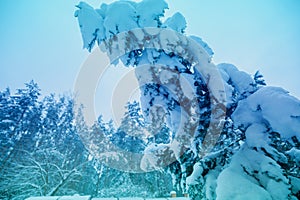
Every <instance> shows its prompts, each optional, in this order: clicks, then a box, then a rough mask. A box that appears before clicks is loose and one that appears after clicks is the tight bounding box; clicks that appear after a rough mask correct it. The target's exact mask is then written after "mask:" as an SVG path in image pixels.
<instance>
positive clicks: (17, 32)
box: [0, 0, 300, 98]
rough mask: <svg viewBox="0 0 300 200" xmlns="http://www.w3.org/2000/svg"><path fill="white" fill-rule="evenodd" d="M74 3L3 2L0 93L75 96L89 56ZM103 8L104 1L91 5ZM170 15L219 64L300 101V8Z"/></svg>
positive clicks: (196, 7)
mask: <svg viewBox="0 0 300 200" xmlns="http://www.w3.org/2000/svg"><path fill="white" fill-rule="evenodd" d="M78 2H79V1H75V0H64V1H62V0H26V1H25V0H1V1H0V8H1V12H0V19H1V28H0V89H1V90H3V89H4V88H6V87H8V86H9V87H10V88H12V89H15V88H20V87H23V83H24V82H28V81H30V80H31V79H34V80H35V81H36V82H37V83H38V84H39V85H40V87H41V89H42V93H43V94H44V95H47V94H49V93H51V92H55V93H64V92H70V91H72V88H73V83H74V81H75V79H76V75H77V73H78V71H79V69H80V66H81V65H82V63H83V62H84V60H85V59H86V58H87V56H88V52H87V51H86V50H83V49H82V40H81V35H80V31H79V27H78V24H77V21H76V18H74V11H75V5H76V4H77V3H78ZM86 2H88V3H90V4H91V5H93V6H96V7H97V6H99V5H100V4H101V3H102V2H106V3H108V2H112V1H108V0H105V1H101V0H99V1H98V0H87V1H86ZM167 2H168V4H169V8H170V10H169V11H167V15H171V14H172V13H174V12H176V11H180V12H181V13H182V14H183V15H184V16H185V17H186V20H187V22H188V29H187V34H191V35H197V36H200V37H201V38H203V40H205V41H206V42H207V43H208V44H209V45H210V46H211V47H212V49H213V50H214V52H215V56H214V62H215V63H216V64H217V63H221V62H229V63H232V64H235V65H236V66H237V67H238V68H239V69H241V70H244V71H246V72H248V73H250V74H254V73H255V71H256V70H260V71H261V72H262V74H263V75H264V76H265V79H266V82H267V83H268V84H269V85H275V86H282V87H283V88H285V89H286V90H288V91H290V92H291V94H293V95H295V96H297V97H298V98H299V97H300V87H299V86H300V78H299V75H300V56H299V53H300V37H299V36H300V20H299V19H300V12H299V10H300V1H298V0H264V1H261V0H251V1H250V0H227V1H222V0H209V1H208V0H189V1H183V0H167Z"/></svg>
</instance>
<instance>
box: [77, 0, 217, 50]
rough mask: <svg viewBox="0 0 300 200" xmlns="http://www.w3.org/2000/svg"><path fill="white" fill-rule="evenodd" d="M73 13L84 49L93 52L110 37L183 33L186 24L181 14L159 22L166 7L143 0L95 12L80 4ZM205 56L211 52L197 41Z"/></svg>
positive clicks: (106, 6)
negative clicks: (142, 31) (145, 31)
mask: <svg viewBox="0 0 300 200" xmlns="http://www.w3.org/2000/svg"><path fill="white" fill-rule="evenodd" d="M76 7H77V8H78V10H76V11H75V17H77V18H78V23H79V26H80V30H81V34H82V39H83V47H84V48H86V49H88V50H89V51H91V50H92V48H93V47H94V45H95V43H96V42H98V44H100V43H101V42H102V41H103V40H105V39H109V38H111V37H112V36H114V35H116V34H118V33H121V32H124V31H129V30H132V29H136V28H146V27H155V28H170V29H173V30H175V31H177V32H179V33H184V30H185V28H186V21H185V18H184V16H183V15H182V14H180V13H178V12H177V13H175V14H174V15H173V16H172V17H169V18H167V19H166V20H165V22H162V21H161V17H163V16H164V13H165V10H166V9H168V4H167V3H166V2H165V1H164V0H143V1H141V2H139V3H136V2H132V1H116V2H113V3H111V4H101V6H100V8H98V9H94V8H92V7H91V6H90V5H88V4H87V3H85V2H80V3H79V4H78V5H77V6H76ZM196 41H197V42H199V43H200V45H201V46H203V47H204V48H205V49H206V50H208V53H209V54H210V55H212V51H211V49H210V48H209V47H208V46H207V44H206V43H204V42H203V41H202V40H201V39H200V40H199V38H197V39H196Z"/></svg>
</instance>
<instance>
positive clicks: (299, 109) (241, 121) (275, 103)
mask: <svg viewBox="0 0 300 200" xmlns="http://www.w3.org/2000/svg"><path fill="white" fill-rule="evenodd" d="M232 117H233V120H234V122H235V123H236V125H243V126H246V127H248V126H249V125H251V124H254V123H265V125H270V126H271V127H272V129H273V131H276V132H279V133H280V134H281V136H282V137H283V138H285V139H289V138H292V137H293V136H296V137H297V138H298V139H300V135H299V130H300V120H299V119H300V101H299V100H298V99H296V98H295V97H293V96H290V95H289V94H288V92H287V91H286V90H284V89H282V88H278V87H271V86H268V87H263V88H261V89H259V90H258V91H257V92H255V93H254V94H252V95H250V96H249V97H248V98H247V99H245V100H242V101H240V102H239V105H238V107H237V108H236V110H235V112H234V113H233V116H232Z"/></svg>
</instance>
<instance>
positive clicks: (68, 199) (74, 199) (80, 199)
mask: <svg viewBox="0 0 300 200" xmlns="http://www.w3.org/2000/svg"><path fill="white" fill-rule="evenodd" d="M189 199H190V198H187V197H177V198H141V197H127V198H91V197H90V196H76V195H74V196H61V197H59V196H56V197H29V198H27V199H26V200H189Z"/></svg>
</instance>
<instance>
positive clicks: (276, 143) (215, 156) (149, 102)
mask: <svg viewBox="0 0 300 200" xmlns="http://www.w3.org/2000/svg"><path fill="white" fill-rule="evenodd" d="M77 7H78V8H79V9H78V10H77V11H76V13H75V16H76V17H77V18H78V22H79V25H80V29H81V33H82V38H83V43H84V48H86V49H88V50H89V51H91V50H92V48H93V47H94V45H95V44H96V43H97V44H98V45H99V46H100V49H101V50H102V51H104V52H106V53H107V54H108V56H109V57H110V59H111V62H112V63H113V64H117V63H118V62H119V60H120V61H121V62H122V63H123V64H124V65H125V66H130V67H136V68H135V72H136V77H137V79H138V81H139V83H140V85H141V88H140V89H141V105H142V110H143V113H144V115H145V119H146V122H148V123H149V124H151V120H152V119H155V117H157V116H164V117H165V123H166V125H167V127H168V128H169V129H170V132H171V133H177V134H179V137H178V136H177V138H180V139H181V142H183V143H185V142H186V141H190V143H189V146H185V145H183V147H182V146H180V145H179V144H175V143H174V141H178V140H175V139H174V138H176V134H175V136H174V134H173V135H172V136H171V137H170V141H169V142H166V144H164V143H160V144H150V145H149V146H148V147H147V148H146V149H145V151H144V154H145V156H144V157H143V159H142V163H141V169H142V170H145V171H147V170H149V169H151V170H153V169H165V168H166V167H167V168H168V171H169V172H171V174H172V175H173V177H174V180H173V183H174V189H176V190H178V192H180V193H185V192H186V191H188V192H189V193H190V195H191V197H192V198H193V199H222V200H223V199H225V200H226V199H296V198H299V190H300V189H299V169H298V166H299V137H300V133H299V130H300V127H299V126H300V117H299V116H300V101H299V100H297V99H296V98H294V97H291V96H290V95H289V94H288V93H287V92H286V91H284V90H282V89H279V88H274V87H268V86H264V85H265V82H264V81H263V79H262V76H261V75H260V74H259V73H256V74H255V75H254V77H251V76H250V75H249V74H247V73H245V72H241V71H239V70H238V69H237V68H236V67H235V66H234V65H231V64H219V65H218V66H217V69H218V71H219V73H220V75H221V82H222V84H223V88H224V90H223V91H222V92H223V93H224V94H226V102H219V103H220V104H222V106H223V107H224V109H226V115H225V117H224V118H223V119H222V120H221V121H220V126H222V129H221V131H220V132H221V134H220V135H217V136H220V137H218V138H215V137H214V136H216V135H214V131H213V130H214V129H212V128H211V123H212V122H214V121H215V120H216V119H214V118H212V115H214V114H215V112H214V111H215V107H214V105H215V102H216V100H215V98H214V97H216V93H215V91H214V90H213V89H212V87H211V85H210V84H212V83H213V84H218V82H217V79H214V78H216V77H215V76H209V77H208V76H207V74H205V73H203V71H201V70H200V71H199V70H197V69H199V68H195V66H194V62H193V59H187V58H190V57H189V56H186V55H187V54H189V53H191V52H189V50H188V49H192V50H193V51H195V52H196V51H197V49H201V50H203V51H201V53H202V54H203V55H204V54H205V55H206V56H208V57H212V55H213V52H212V50H211V49H210V48H209V46H208V45H207V44H206V43H205V42H203V41H202V40H201V39H200V38H198V37H193V36H185V37H181V36H180V35H179V34H184V30H185V27H186V22H185V19H184V17H183V16H182V15H181V14H180V13H175V14H174V15H173V16H172V17H170V18H168V19H166V20H165V21H164V22H163V21H161V17H162V16H164V10H165V9H167V8H168V5H167V4H166V2H165V1H164V0H144V1H141V2H139V3H136V2H131V1H116V2H114V3H112V4H102V5H101V7H100V8H98V9H94V8H92V7H91V6H89V5H88V4H86V3H84V2H81V3H80V4H79V5H78V6H77ZM149 27H153V28H156V29H149ZM157 28H159V30H160V31H158V30H157ZM171 29H172V30H173V31H175V32H177V33H178V34H174V32H172V31H168V30H171ZM186 38H188V39H186ZM190 39H191V40H193V41H194V42H195V43H197V44H198V46H200V47H199V48H194V47H195V46H193V45H192V44H195V43H193V42H187V41H190ZM149 43H151V44H149ZM151 45H152V46H151ZM166 46H167V48H162V47H166ZM170 49H171V50H173V52H172V51H170ZM206 61H207V60H206ZM207 62H208V63H210V60H208V61H207ZM204 65H205V64H204V63H201V65H200V69H201V68H202V67H204ZM149 66H150V67H149ZM210 80H214V81H210ZM187 88H189V89H187ZM189 97H190V98H189ZM157 105H159V107H161V108H163V109H164V111H163V112H154V111H155V110H157V109H156V108H157ZM191 108H193V109H195V110H196V111H195V112H194V115H192V114H191V113H193V112H192V111H191ZM280 108H282V109H280ZM224 109H223V110H224ZM219 111H220V112H221V114H222V109H219ZM153 113H157V114H154V115H153ZM187 113H189V114H190V115H189V114H187ZM221 114H220V115H221ZM181 116H185V117H183V122H182V121H180V120H179V119H181V120H182V118H181ZM186 116H188V117H186ZM164 117H163V118H164ZM189 117H190V118H189ZM193 117H194V118H193ZM195 117H197V119H196V122H197V123H194V124H193V123H192V122H191V124H190V125H191V126H189V127H188V126H181V125H182V124H184V125H185V122H188V121H189V120H190V121H193V120H194V119H195ZM195 124H196V125H197V126H193V125H195ZM158 127H159V126H158ZM155 128H156V127H154V130H155ZM178 130H180V131H178ZM176 131H177V132H176ZM191 132H193V134H192V139H191V140H186V139H185V138H187V137H191ZM209 144H214V148H212V149H211V148H207V145H208V146H209ZM205 149H209V150H211V151H210V152H205V154H203V151H204V150H205ZM147 152H156V155H153V154H151V153H149V154H147ZM199 153H200V154H199ZM162 155H164V156H165V157H163V156H162ZM166 155H167V156H166ZM166 160H168V161H174V162H173V163H172V164H171V163H169V164H170V165H168V166H166Z"/></svg>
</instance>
